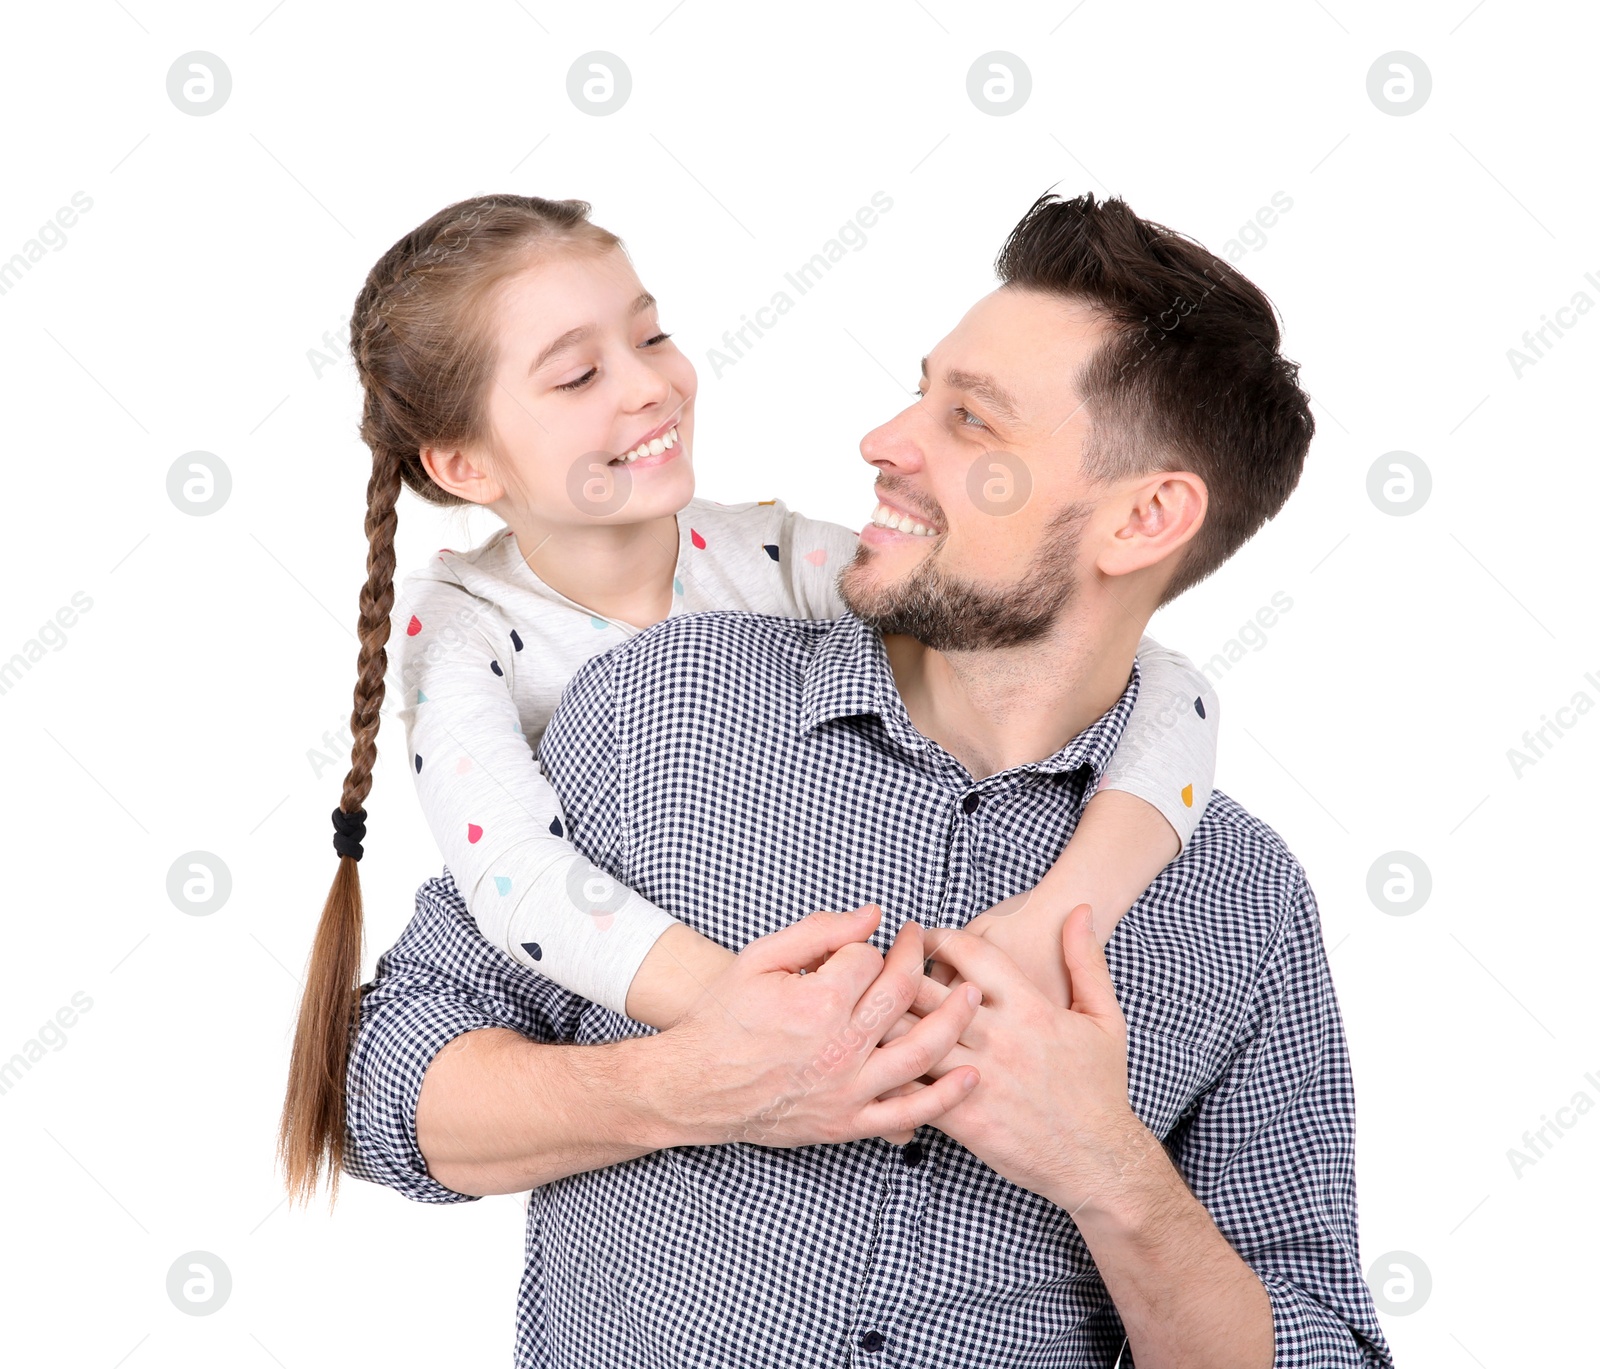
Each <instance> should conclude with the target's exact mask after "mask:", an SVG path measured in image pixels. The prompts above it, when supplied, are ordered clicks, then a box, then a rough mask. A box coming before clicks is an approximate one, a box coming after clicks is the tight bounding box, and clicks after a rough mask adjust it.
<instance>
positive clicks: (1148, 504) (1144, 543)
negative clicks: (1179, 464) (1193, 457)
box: [1095, 471, 1207, 575]
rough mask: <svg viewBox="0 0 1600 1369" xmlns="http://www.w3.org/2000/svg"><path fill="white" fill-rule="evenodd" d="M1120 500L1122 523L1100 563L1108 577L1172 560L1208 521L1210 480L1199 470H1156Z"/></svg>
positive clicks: (1127, 491)
mask: <svg viewBox="0 0 1600 1369" xmlns="http://www.w3.org/2000/svg"><path fill="white" fill-rule="evenodd" d="M1115 499H1116V505H1117V515H1118V517H1120V518H1122V521H1121V522H1120V524H1119V525H1118V526H1116V527H1115V528H1114V529H1113V530H1112V533H1111V536H1110V538H1109V539H1108V540H1107V541H1106V543H1105V544H1104V546H1103V547H1102V548H1101V551H1100V556H1099V558H1098V559H1097V561H1096V563H1095V564H1096V568H1097V569H1098V570H1099V571H1100V572H1101V573H1102V574H1104V575H1128V574H1131V573H1132V572H1134V571H1137V570H1143V569H1145V568H1146V567H1147V566H1153V565H1155V564H1156V563H1158V562H1160V561H1165V560H1167V559H1168V558H1169V557H1171V556H1172V555H1173V554H1174V553H1175V552H1176V551H1178V549H1179V548H1180V547H1182V546H1184V545H1185V544H1186V543H1187V542H1188V541H1189V539H1190V538H1191V537H1193V536H1194V535H1195V533H1197V532H1199V531H1200V524H1201V523H1203V522H1204V521H1205V516H1206V500H1207V491H1206V482H1205V481H1204V480H1202V479H1201V478H1200V477H1199V476H1198V475H1196V474H1195V473H1194V472H1193V471H1152V472H1151V473H1150V474H1149V475H1147V476H1145V477H1144V478H1143V479H1141V480H1140V481H1139V482H1138V483H1136V484H1130V485H1128V486H1127V487H1125V488H1124V489H1123V490H1122V491H1121V492H1120V493H1119V494H1118V495H1117V496H1116V497H1115ZM1123 515H1126V516H1125V517H1123Z"/></svg>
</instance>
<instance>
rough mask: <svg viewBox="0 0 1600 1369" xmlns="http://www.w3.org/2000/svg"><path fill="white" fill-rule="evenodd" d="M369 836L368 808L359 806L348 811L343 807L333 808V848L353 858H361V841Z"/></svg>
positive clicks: (342, 854)
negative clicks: (351, 811) (354, 809)
mask: <svg viewBox="0 0 1600 1369" xmlns="http://www.w3.org/2000/svg"><path fill="white" fill-rule="evenodd" d="M366 836H367V810H366V809H365V808H358V809H356V811H355V812H353V813H347V812H345V811H344V809H342V808H335V809H334V810H333V849H334V850H335V851H337V852H338V853H339V854H340V855H341V856H349V857H350V859H351V860H360V859H361V843H362V842H363V841H364V840H366Z"/></svg>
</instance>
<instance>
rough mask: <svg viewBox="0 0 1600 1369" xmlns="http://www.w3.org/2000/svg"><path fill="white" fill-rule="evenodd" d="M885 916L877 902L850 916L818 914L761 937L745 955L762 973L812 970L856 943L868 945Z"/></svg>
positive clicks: (862, 906) (745, 950)
mask: <svg viewBox="0 0 1600 1369" xmlns="http://www.w3.org/2000/svg"><path fill="white" fill-rule="evenodd" d="M882 915H883V909H881V908H880V907H879V906H878V905H877V904H876V903H863V904H862V905H861V906H860V907H859V908H856V909H854V910H853V911H851V912H848V913H830V912H816V913H811V914H809V915H807V916H806V917H803V918H801V919H800V921H798V922H796V923H792V924H791V925H790V926H788V927H784V928H782V929H781V930H779V931H776V932H771V933H769V934H768V935H766V936H763V937H758V938H756V940H754V941H752V942H751V943H750V944H749V945H748V946H746V947H745V948H744V951H743V952H742V954H743V955H744V956H745V958H746V960H747V961H748V962H749V963H750V964H751V965H752V966H753V967H754V968H755V969H756V970H758V971H763V970H788V971H789V972H790V973H791V974H792V973H795V972H796V971H799V970H803V969H812V968H815V967H816V966H817V965H819V964H820V963H822V962H823V961H825V960H826V959H827V958H828V957H829V956H831V955H832V954H833V953H834V952H835V951H838V950H839V949H840V948H841V947H843V946H847V945H849V944H850V943H852V942H858V941H859V942H865V941H866V940H867V938H868V937H870V936H871V935H872V933H873V932H874V931H875V930H876V928H877V926H878V920H879V918H880V917H882Z"/></svg>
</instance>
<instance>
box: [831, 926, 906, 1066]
mask: <svg viewBox="0 0 1600 1369" xmlns="http://www.w3.org/2000/svg"><path fill="white" fill-rule="evenodd" d="M867 949H868V950H871V949H872V948H871V947H868V948H867ZM872 954H873V955H874V956H876V955H877V952H876V951H873V952H872ZM835 959H837V957H835ZM829 963H830V964H831V963H832V962H831V961H830V962H829ZM822 968H823V971H826V969H827V966H826V965H824V966H823V967H822ZM860 970H861V971H862V972H864V973H865V974H866V979H865V982H864V983H862V982H858V981H859V977H858V976H851V977H846V976H845V975H844V974H843V973H841V975H840V977H839V981H838V982H840V983H842V984H844V985H846V987H847V990H849V991H851V992H853V994H854V998H853V1000H852V1001H854V1003H855V1011H854V1012H852V1013H851V1015H850V1025H851V1026H852V1027H853V1028H854V1029H855V1030H856V1031H857V1032H859V1033H860V1034H861V1037H862V1038H863V1040H864V1044H865V1047H866V1049H868V1050H870V1049H872V1047H873V1046H875V1045H876V1044H877V1043H878V1042H879V1041H881V1040H882V1039H883V1037H884V1036H885V1035H886V1034H887V1033H888V1032H889V1030H890V1028H892V1027H893V1026H894V1025H895V1023H896V1021H898V1020H899V1019H900V1018H902V1017H903V1016H904V1015H905V1012H906V1009H908V1008H909V1007H910V1006H911V1005H912V1003H913V1002H914V1001H915V999H916V994H917V988H918V985H919V984H920V983H921V982H922V980H923V978H924V975H923V973H922V926H921V924H920V923H917V922H905V923H902V924H901V926H900V930H899V931H898V932H896V933H895V937H894V944H893V945H892V946H890V947H889V954H888V955H886V956H883V957H881V958H880V960H879V963H878V965H877V967H876V968H874V969H872V970H871V971H870V972H868V971H867V967H866V966H865V964H862V965H861V966H860ZM820 974H821V971H819V975H820Z"/></svg>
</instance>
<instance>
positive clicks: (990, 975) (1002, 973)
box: [927, 919, 1109, 1006]
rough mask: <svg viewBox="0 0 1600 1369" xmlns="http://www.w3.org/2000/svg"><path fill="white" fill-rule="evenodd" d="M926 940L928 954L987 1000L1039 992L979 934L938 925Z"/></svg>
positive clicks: (1017, 968) (1011, 960)
mask: <svg viewBox="0 0 1600 1369" xmlns="http://www.w3.org/2000/svg"><path fill="white" fill-rule="evenodd" d="M1069 920H1070V919H1069ZM927 940H928V943H929V945H930V947H931V949H930V950H929V951H928V954H929V955H931V956H932V957H933V958H934V959H935V960H941V961H943V962H944V963H945V964H947V965H950V966H953V967H954V968H955V969H956V970H957V971H959V972H960V975H961V977H962V978H963V979H965V980H967V981H969V982H970V983H973V984H976V985H977V986H978V987H979V988H980V989H982V990H983V996H984V999H985V1000H986V1001H988V1002H990V1003H993V1004H995V1005H997V1006H998V1005H999V1004H1000V1003H1003V1002H1005V1001H1006V1000H1007V999H1010V998H1014V997H1016V996H1018V995H1025V994H1030V993H1031V994H1038V992H1039V990H1038V989H1037V988H1036V987H1035V986H1034V983H1033V981H1032V980H1031V979H1029V978H1028V976H1027V975H1025V974H1024V973H1023V972H1022V970H1021V969H1020V968H1019V967H1018V965H1017V962H1016V961H1014V960H1013V959H1012V958H1011V957H1010V956H1008V955H1007V954H1006V953H1005V952H1004V951H1002V950H1001V949H1000V948H999V947H998V946H996V945H995V944H994V943H993V942H990V941H986V940H984V938H982V937H981V936H974V935H973V934H972V933H971V932H967V931H962V930H961V929H959V928H940V929H939V930H938V931H936V932H929V933H928V937H927ZM1108 982H1109V976H1108Z"/></svg>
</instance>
